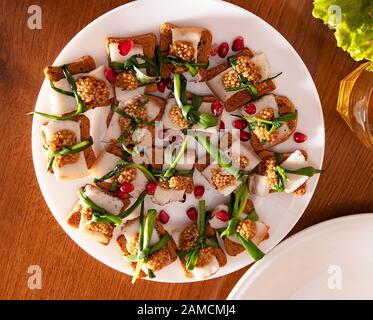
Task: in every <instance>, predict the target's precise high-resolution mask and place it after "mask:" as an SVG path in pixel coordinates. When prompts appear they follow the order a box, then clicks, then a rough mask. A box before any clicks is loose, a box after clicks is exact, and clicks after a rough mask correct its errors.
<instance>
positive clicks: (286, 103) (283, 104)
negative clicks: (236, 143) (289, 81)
mask: <svg viewBox="0 0 373 320" xmlns="http://www.w3.org/2000/svg"><path fill="white" fill-rule="evenodd" d="M274 96H275V99H276V102H277V106H278V111H279V114H280V116H283V115H286V114H289V113H294V112H297V109H296V108H295V106H294V104H293V103H292V102H291V101H290V99H289V98H287V97H284V96H279V95H274ZM283 125H284V126H287V130H286V132H285V133H284V134H283V135H281V136H279V137H278V138H277V139H276V140H275V141H274V142H272V143H267V144H265V145H263V144H262V143H261V142H260V141H259V139H258V138H257V136H256V135H255V134H253V135H252V136H251V139H250V142H251V145H252V147H253V148H254V150H255V151H256V152H257V153H259V152H261V151H262V150H265V149H267V148H270V147H273V146H276V145H278V144H280V143H283V142H285V141H286V140H288V139H289V138H290V137H291V135H292V134H293V133H294V132H295V130H296V128H297V120H291V121H288V122H286V123H284V124H283Z"/></svg>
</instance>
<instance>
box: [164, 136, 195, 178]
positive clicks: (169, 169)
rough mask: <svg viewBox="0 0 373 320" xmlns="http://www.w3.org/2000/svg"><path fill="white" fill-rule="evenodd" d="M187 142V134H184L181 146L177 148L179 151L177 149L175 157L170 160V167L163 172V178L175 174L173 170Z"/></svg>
mask: <svg viewBox="0 0 373 320" xmlns="http://www.w3.org/2000/svg"><path fill="white" fill-rule="evenodd" d="M188 142H189V136H186V137H185V140H184V142H183V144H182V145H181V147H180V149H179V151H178V153H177V155H176V157H175V159H174V160H173V161H172V163H171V165H170V167H169V168H168V169H167V170H166V172H165V173H164V174H163V178H164V179H166V180H167V179H169V178H171V177H172V176H173V175H174V174H175V172H176V166H177V164H178V163H179V161H180V159H181V157H182V156H183V155H184V153H185V150H186V148H187V146H188Z"/></svg>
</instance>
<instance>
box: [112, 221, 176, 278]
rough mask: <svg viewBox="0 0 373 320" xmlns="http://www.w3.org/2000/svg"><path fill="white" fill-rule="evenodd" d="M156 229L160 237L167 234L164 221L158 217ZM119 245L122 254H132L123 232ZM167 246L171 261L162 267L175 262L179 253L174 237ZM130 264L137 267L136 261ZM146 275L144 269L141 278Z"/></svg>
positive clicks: (118, 240) (134, 267) (133, 267)
mask: <svg viewBox="0 0 373 320" xmlns="http://www.w3.org/2000/svg"><path fill="white" fill-rule="evenodd" d="M155 230H156V232H157V233H158V235H159V238H162V237H163V236H164V235H165V234H166V230H165V228H164V227H163V225H162V223H161V222H160V221H159V220H158V219H156V220H155ZM117 247H118V249H119V252H120V254H121V255H123V256H128V255H129V254H130V253H129V252H128V250H127V240H126V237H125V236H124V235H123V234H121V235H120V236H119V237H118V238H117ZM165 248H166V249H167V251H168V253H169V255H170V262H169V263H167V264H165V265H163V266H162V269H163V268H165V267H167V266H168V265H170V264H171V263H172V262H174V261H175V260H176V259H177V253H176V250H177V247H176V243H175V241H174V239H173V238H172V237H171V239H170V240H169V241H168V243H167V245H166V247H165ZM129 264H130V266H131V268H132V269H133V270H135V269H136V262H130V263H129ZM146 276H147V274H146V273H145V272H144V271H143V270H141V272H140V278H145V277H146Z"/></svg>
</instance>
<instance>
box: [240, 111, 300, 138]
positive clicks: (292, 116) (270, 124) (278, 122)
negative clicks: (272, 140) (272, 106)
mask: <svg viewBox="0 0 373 320" xmlns="http://www.w3.org/2000/svg"><path fill="white" fill-rule="evenodd" d="M297 117H298V113H297V112H293V113H288V114H285V115H283V116H281V117H278V118H276V119H274V120H266V119H262V118H258V117H244V119H245V120H246V121H247V122H248V123H249V126H250V128H251V129H252V130H253V129H255V127H256V126H258V125H264V126H265V128H266V132H267V133H273V132H274V131H275V130H276V129H278V128H280V127H281V126H282V125H283V124H284V123H286V122H289V121H293V120H297Z"/></svg>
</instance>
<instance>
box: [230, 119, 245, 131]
mask: <svg viewBox="0 0 373 320" xmlns="http://www.w3.org/2000/svg"><path fill="white" fill-rule="evenodd" d="M232 125H233V127H234V128H236V129H240V130H242V129H245V128H246V127H247V122H246V120H243V119H239V120H234V121H233V122H232Z"/></svg>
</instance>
